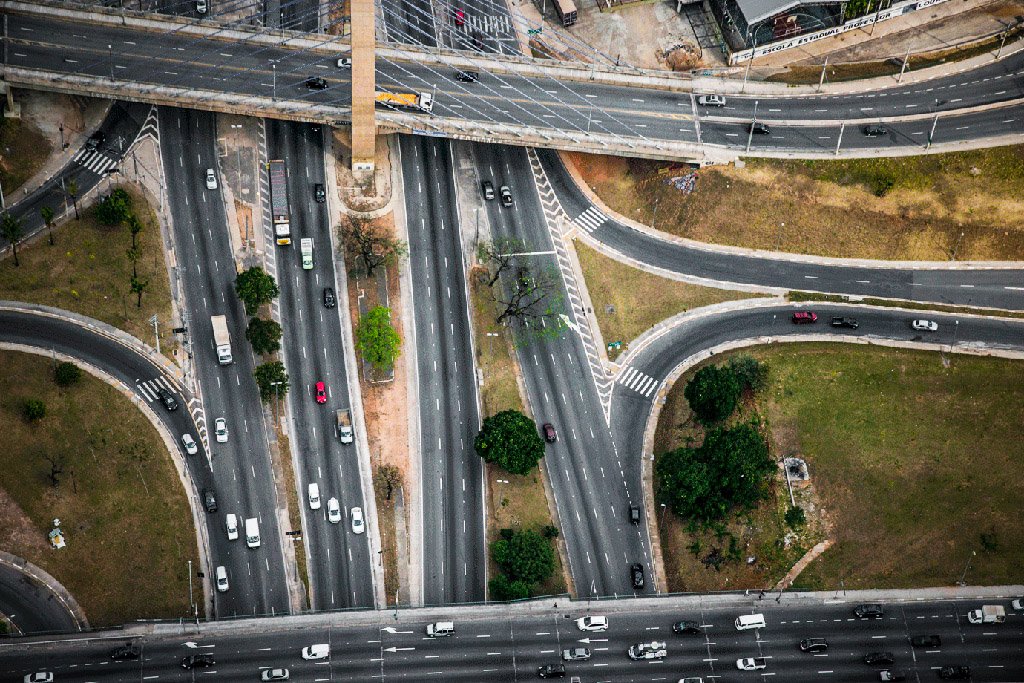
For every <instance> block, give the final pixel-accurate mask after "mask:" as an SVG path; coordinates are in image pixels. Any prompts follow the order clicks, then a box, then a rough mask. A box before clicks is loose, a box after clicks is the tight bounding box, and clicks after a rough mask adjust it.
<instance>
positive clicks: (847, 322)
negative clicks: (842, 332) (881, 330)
mask: <svg viewBox="0 0 1024 683" xmlns="http://www.w3.org/2000/svg"><path fill="white" fill-rule="evenodd" d="M832 327H848V328H850V329H851V330H855V329H857V328H858V327H860V324H859V323H858V322H857V320H856V319H855V318H842V317H839V316H833V317H832Z"/></svg>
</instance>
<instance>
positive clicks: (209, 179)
mask: <svg viewBox="0 0 1024 683" xmlns="http://www.w3.org/2000/svg"><path fill="white" fill-rule="evenodd" d="M206 189H207V190H216V189H217V174H216V173H214V172H213V169H212V168H208V169H206Z"/></svg>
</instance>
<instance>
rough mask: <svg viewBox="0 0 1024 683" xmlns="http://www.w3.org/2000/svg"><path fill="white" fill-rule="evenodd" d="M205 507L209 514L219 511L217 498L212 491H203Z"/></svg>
mask: <svg viewBox="0 0 1024 683" xmlns="http://www.w3.org/2000/svg"><path fill="white" fill-rule="evenodd" d="M203 507H205V508H206V511H207V512H216V511H217V496H215V495H214V494H213V491H212V490H211V489H203Z"/></svg>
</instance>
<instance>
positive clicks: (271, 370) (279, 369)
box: [253, 360, 288, 403]
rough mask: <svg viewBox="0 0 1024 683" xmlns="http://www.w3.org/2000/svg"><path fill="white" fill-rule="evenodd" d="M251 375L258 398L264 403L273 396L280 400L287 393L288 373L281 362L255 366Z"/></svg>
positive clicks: (276, 361)
mask: <svg viewBox="0 0 1024 683" xmlns="http://www.w3.org/2000/svg"><path fill="white" fill-rule="evenodd" d="M253 375H254V376H255V377H256V386H258V387H259V389H260V398H261V399H263V402H264V403H266V402H267V401H269V400H270V399H271V398H272V397H274V396H277V397H278V398H280V397H281V396H284V395H285V394H287V393H288V373H287V372H286V371H285V369H284V363H282V362H281V361H279V360H275V361H272V362H270V363H263V364H262V365H257V366H256V371H255V372H253Z"/></svg>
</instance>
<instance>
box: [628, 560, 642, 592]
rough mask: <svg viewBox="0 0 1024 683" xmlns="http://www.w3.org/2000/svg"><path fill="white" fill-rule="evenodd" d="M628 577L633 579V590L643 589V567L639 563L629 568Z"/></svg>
mask: <svg viewBox="0 0 1024 683" xmlns="http://www.w3.org/2000/svg"><path fill="white" fill-rule="evenodd" d="M629 575H630V577H631V578H632V579H633V588H636V589H637V590H640V589H641V588H643V587H644V566H643V565H642V564H640V563H639V562H636V563H634V564H631V565H630V566H629Z"/></svg>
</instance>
